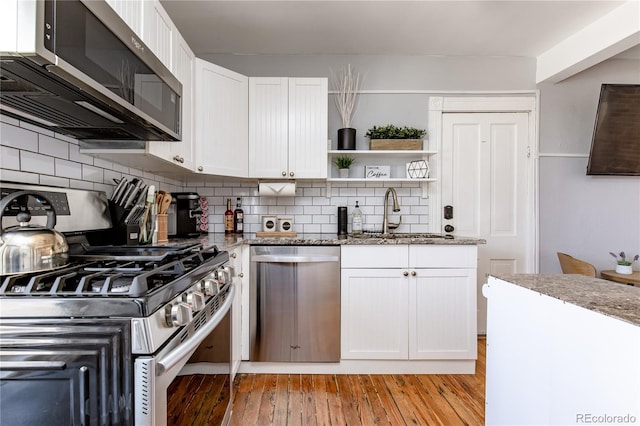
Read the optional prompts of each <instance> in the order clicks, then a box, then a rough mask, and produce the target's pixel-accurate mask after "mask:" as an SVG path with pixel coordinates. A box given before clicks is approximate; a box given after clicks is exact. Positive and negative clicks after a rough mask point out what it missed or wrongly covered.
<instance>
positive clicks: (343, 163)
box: [333, 155, 356, 178]
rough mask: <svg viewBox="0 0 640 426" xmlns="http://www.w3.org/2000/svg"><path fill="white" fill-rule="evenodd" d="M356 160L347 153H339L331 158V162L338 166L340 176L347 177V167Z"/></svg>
mask: <svg viewBox="0 0 640 426" xmlns="http://www.w3.org/2000/svg"><path fill="white" fill-rule="evenodd" d="M354 161H356V160H355V158H353V157H350V156H348V155H340V156H338V157H336V158H334V160H333V164H335V165H336V167H337V168H338V173H340V177H341V178H346V177H349V167H351V165H352V164H353V162H354Z"/></svg>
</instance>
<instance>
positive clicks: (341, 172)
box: [338, 169, 349, 178]
mask: <svg viewBox="0 0 640 426" xmlns="http://www.w3.org/2000/svg"><path fill="white" fill-rule="evenodd" d="M338 173H339V176H340V177H341V178H348V177H349V169H338Z"/></svg>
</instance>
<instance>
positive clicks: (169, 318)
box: [165, 302, 193, 327]
mask: <svg viewBox="0 0 640 426" xmlns="http://www.w3.org/2000/svg"><path fill="white" fill-rule="evenodd" d="M192 318H193V317H192V315H191V306H189V305H188V304H186V303H184V302H179V303H176V304H174V305H171V306H167V307H166V309H165V321H166V323H167V325H168V326H169V327H182V326H183V325H187V324H189V322H191V319H192Z"/></svg>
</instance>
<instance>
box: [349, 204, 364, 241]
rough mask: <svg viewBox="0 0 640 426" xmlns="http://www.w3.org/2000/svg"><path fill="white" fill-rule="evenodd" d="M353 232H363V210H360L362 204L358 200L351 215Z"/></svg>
mask: <svg viewBox="0 0 640 426" xmlns="http://www.w3.org/2000/svg"><path fill="white" fill-rule="evenodd" d="M351 233H352V234H362V212H361V211H360V206H359V205H358V202H357V201H356V207H355V208H354V209H353V213H352V216H351Z"/></svg>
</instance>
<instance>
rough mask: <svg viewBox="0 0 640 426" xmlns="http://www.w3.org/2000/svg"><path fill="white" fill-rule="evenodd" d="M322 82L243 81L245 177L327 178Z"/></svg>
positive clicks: (325, 95) (325, 89) (324, 81)
mask: <svg viewBox="0 0 640 426" xmlns="http://www.w3.org/2000/svg"><path fill="white" fill-rule="evenodd" d="M327 103H328V83H327V79H326V78H270V77H256V78H250V79H249V177H256V178H280V179H283V178H287V179H295V178H316V179H324V178H326V177H327V167H326V163H323V162H322V161H319V159H324V158H326V156H327V113H328V105H327Z"/></svg>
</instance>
